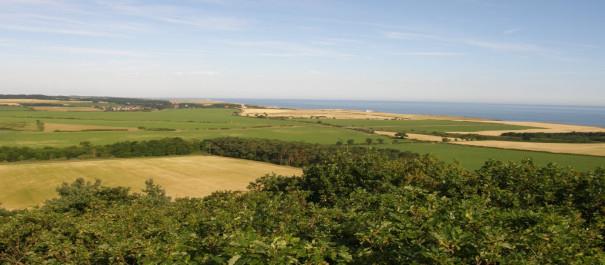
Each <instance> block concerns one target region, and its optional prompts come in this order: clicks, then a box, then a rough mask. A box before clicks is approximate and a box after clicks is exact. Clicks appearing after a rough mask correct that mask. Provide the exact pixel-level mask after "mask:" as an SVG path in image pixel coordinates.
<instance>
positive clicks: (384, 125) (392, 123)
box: [322, 119, 531, 133]
mask: <svg viewBox="0 0 605 265" xmlns="http://www.w3.org/2000/svg"><path fill="white" fill-rule="evenodd" d="M322 122H325V123H326V124H331V125H336V126H341V127H347V128H368V129H372V130H378V131H395V132H426V133H432V132H452V131H460V132H475V131H487V130H522V129H529V128H531V127H526V126H516V125H507V124H498V123H485V122H473V121H457V120H337V119H333V120H331V119H326V120H322Z"/></svg>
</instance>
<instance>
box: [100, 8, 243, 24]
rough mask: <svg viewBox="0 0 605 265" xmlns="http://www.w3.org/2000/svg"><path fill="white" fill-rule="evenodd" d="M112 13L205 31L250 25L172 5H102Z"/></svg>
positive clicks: (234, 19) (233, 19)
mask: <svg viewBox="0 0 605 265" xmlns="http://www.w3.org/2000/svg"><path fill="white" fill-rule="evenodd" d="M102 5H104V6H105V7H107V8H110V9H111V10H113V11H114V12H118V13H121V14H123V15H128V16H137V17H141V18H145V19H149V20H154V21H158V22H164V23H170V24H178V25H187V26H192V27H196V28H199V29H205V30H241V29H244V28H246V27H248V26H249V25H250V21H248V20H245V19H241V18H236V17H227V16H212V15H205V14H201V11H200V10H193V9H187V8H182V7H178V6H172V5H151V4H125V3H102Z"/></svg>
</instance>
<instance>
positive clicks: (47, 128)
mask: <svg viewBox="0 0 605 265" xmlns="http://www.w3.org/2000/svg"><path fill="white" fill-rule="evenodd" d="M95 130H97V131H104V130H105V131H109V130H116V131H137V130H138V129H137V128H128V127H113V126H102V125H84V124H62V123H44V132H56V131H61V132H80V131H95Z"/></svg>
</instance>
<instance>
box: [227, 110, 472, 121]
mask: <svg viewBox="0 0 605 265" xmlns="http://www.w3.org/2000/svg"><path fill="white" fill-rule="evenodd" d="M239 114H240V115H241V116H246V117H258V116H266V117H273V118H303V119H313V118H320V119H352V120H356V119H360V120H453V119H462V117H452V116H441V115H418V114H395V113H385V112H372V111H358V110H345V109H277V108H267V109H254V108H243V109H241V111H240V113H239Z"/></svg>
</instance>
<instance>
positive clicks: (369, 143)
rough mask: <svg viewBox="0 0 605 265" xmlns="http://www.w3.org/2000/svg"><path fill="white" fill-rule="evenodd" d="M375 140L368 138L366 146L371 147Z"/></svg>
mask: <svg viewBox="0 0 605 265" xmlns="http://www.w3.org/2000/svg"><path fill="white" fill-rule="evenodd" d="M372 142H374V140H373V139H372V138H366V144H368V145H371V144H372Z"/></svg>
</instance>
